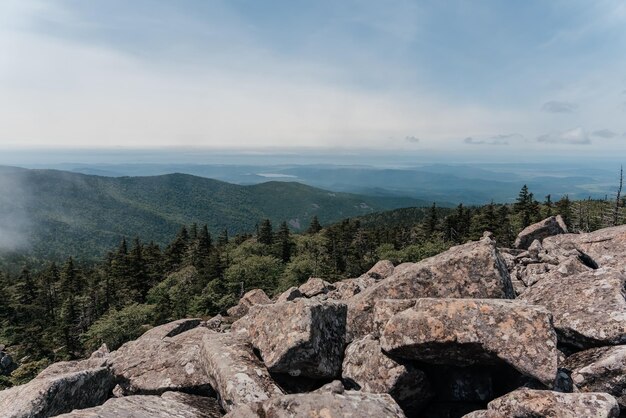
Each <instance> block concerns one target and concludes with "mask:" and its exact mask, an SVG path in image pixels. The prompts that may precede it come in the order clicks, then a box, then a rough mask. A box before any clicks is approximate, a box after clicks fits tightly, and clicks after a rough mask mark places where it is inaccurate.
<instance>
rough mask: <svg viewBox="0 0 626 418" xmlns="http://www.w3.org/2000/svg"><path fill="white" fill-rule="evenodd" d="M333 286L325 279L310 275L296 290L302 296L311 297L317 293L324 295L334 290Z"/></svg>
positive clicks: (317, 294)
mask: <svg viewBox="0 0 626 418" xmlns="http://www.w3.org/2000/svg"><path fill="white" fill-rule="evenodd" d="M334 289H335V287H334V286H333V285H332V284H330V283H328V282H327V281H326V280H323V279H320V278H318V277H311V278H310V279H309V280H307V281H306V283H304V284H302V285H301V286H300V287H299V288H298V290H299V291H300V293H302V295H303V296H304V297H307V298H312V297H315V296H319V295H325V294H326V293H328V292H330V291H331V290H334Z"/></svg>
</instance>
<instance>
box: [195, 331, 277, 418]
mask: <svg viewBox="0 0 626 418" xmlns="http://www.w3.org/2000/svg"><path fill="white" fill-rule="evenodd" d="M199 358H200V359H201V361H202V363H203V367H204V370H205V372H206V374H207V376H208V378H209V381H210V383H211V387H213V388H214V389H215V391H216V392H217V393H218V395H219V399H220V402H221V405H222V407H223V408H224V409H225V410H226V411H230V410H232V409H233V408H235V407H237V406H239V405H243V404H247V403H250V402H257V401H264V400H266V399H269V398H271V397H273V396H278V395H282V394H283V392H282V390H281V389H280V388H279V387H278V386H277V385H276V384H275V383H274V381H273V379H272V378H271V376H270V375H269V373H268V371H267V369H266V368H265V366H264V365H263V363H261V361H260V360H259V359H258V358H257V357H256V356H255V355H254V351H253V347H252V346H251V345H250V343H249V342H248V341H247V339H246V338H245V336H243V335H242V334H233V333H217V332H209V333H208V334H205V335H204V338H203V341H202V352H201V354H200V355H199Z"/></svg>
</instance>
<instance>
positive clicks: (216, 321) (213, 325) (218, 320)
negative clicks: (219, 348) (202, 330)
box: [202, 314, 224, 331]
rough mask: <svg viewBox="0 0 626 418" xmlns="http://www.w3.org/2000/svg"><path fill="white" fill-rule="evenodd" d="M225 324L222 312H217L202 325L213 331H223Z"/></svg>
mask: <svg viewBox="0 0 626 418" xmlns="http://www.w3.org/2000/svg"><path fill="white" fill-rule="evenodd" d="M223 324H224V317H223V316H222V315H220V314H217V315H215V316H214V317H213V318H211V319H209V320H207V321H206V322H204V324H202V325H203V326H204V327H206V328H208V329H210V330H212V331H222V325H223Z"/></svg>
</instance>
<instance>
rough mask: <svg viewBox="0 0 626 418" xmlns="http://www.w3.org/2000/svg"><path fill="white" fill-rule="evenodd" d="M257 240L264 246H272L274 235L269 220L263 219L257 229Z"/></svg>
mask: <svg viewBox="0 0 626 418" xmlns="http://www.w3.org/2000/svg"><path fill="white" fill-rule="evenodd" d="M257 240H258V241H259V242H260V243H261V244H264V245H272V243H273V242H274V233H273V232H272V223H271V222H270V220H269V219H264V220H263V222H261V226H260V227H259V232H258V234H257Z"/></svg>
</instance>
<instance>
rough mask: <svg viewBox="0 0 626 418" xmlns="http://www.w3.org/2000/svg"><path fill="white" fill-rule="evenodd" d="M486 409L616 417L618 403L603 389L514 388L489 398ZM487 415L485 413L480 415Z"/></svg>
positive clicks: (570, 417)
mask: <svg viewBox="0 0 626 418" xmlns="http://www.w3.org/2000/svg"><path fill="white" fill-rule="evenodd" d="M487 409H488V410H489V411H493V412H496V413H499V414H501V415H502V416H503V417H515V418H536V417H551V418H582V417H585V418H617V417H618V416H619V407H618V406H617V401H616V400H615V398H614V397H612V396H611V395H609V394H606V393H561V392H553V391H549V390H533V389H525V388H523V389H518V390H516V391H513V392H511V393H508V394H506V395H504V396H502V397H500V398H497V399H494V400H493V401H491V402H489V404H488V406H487ZM484 416H487V417H488V416H489V415H484Z"/></svg>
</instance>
